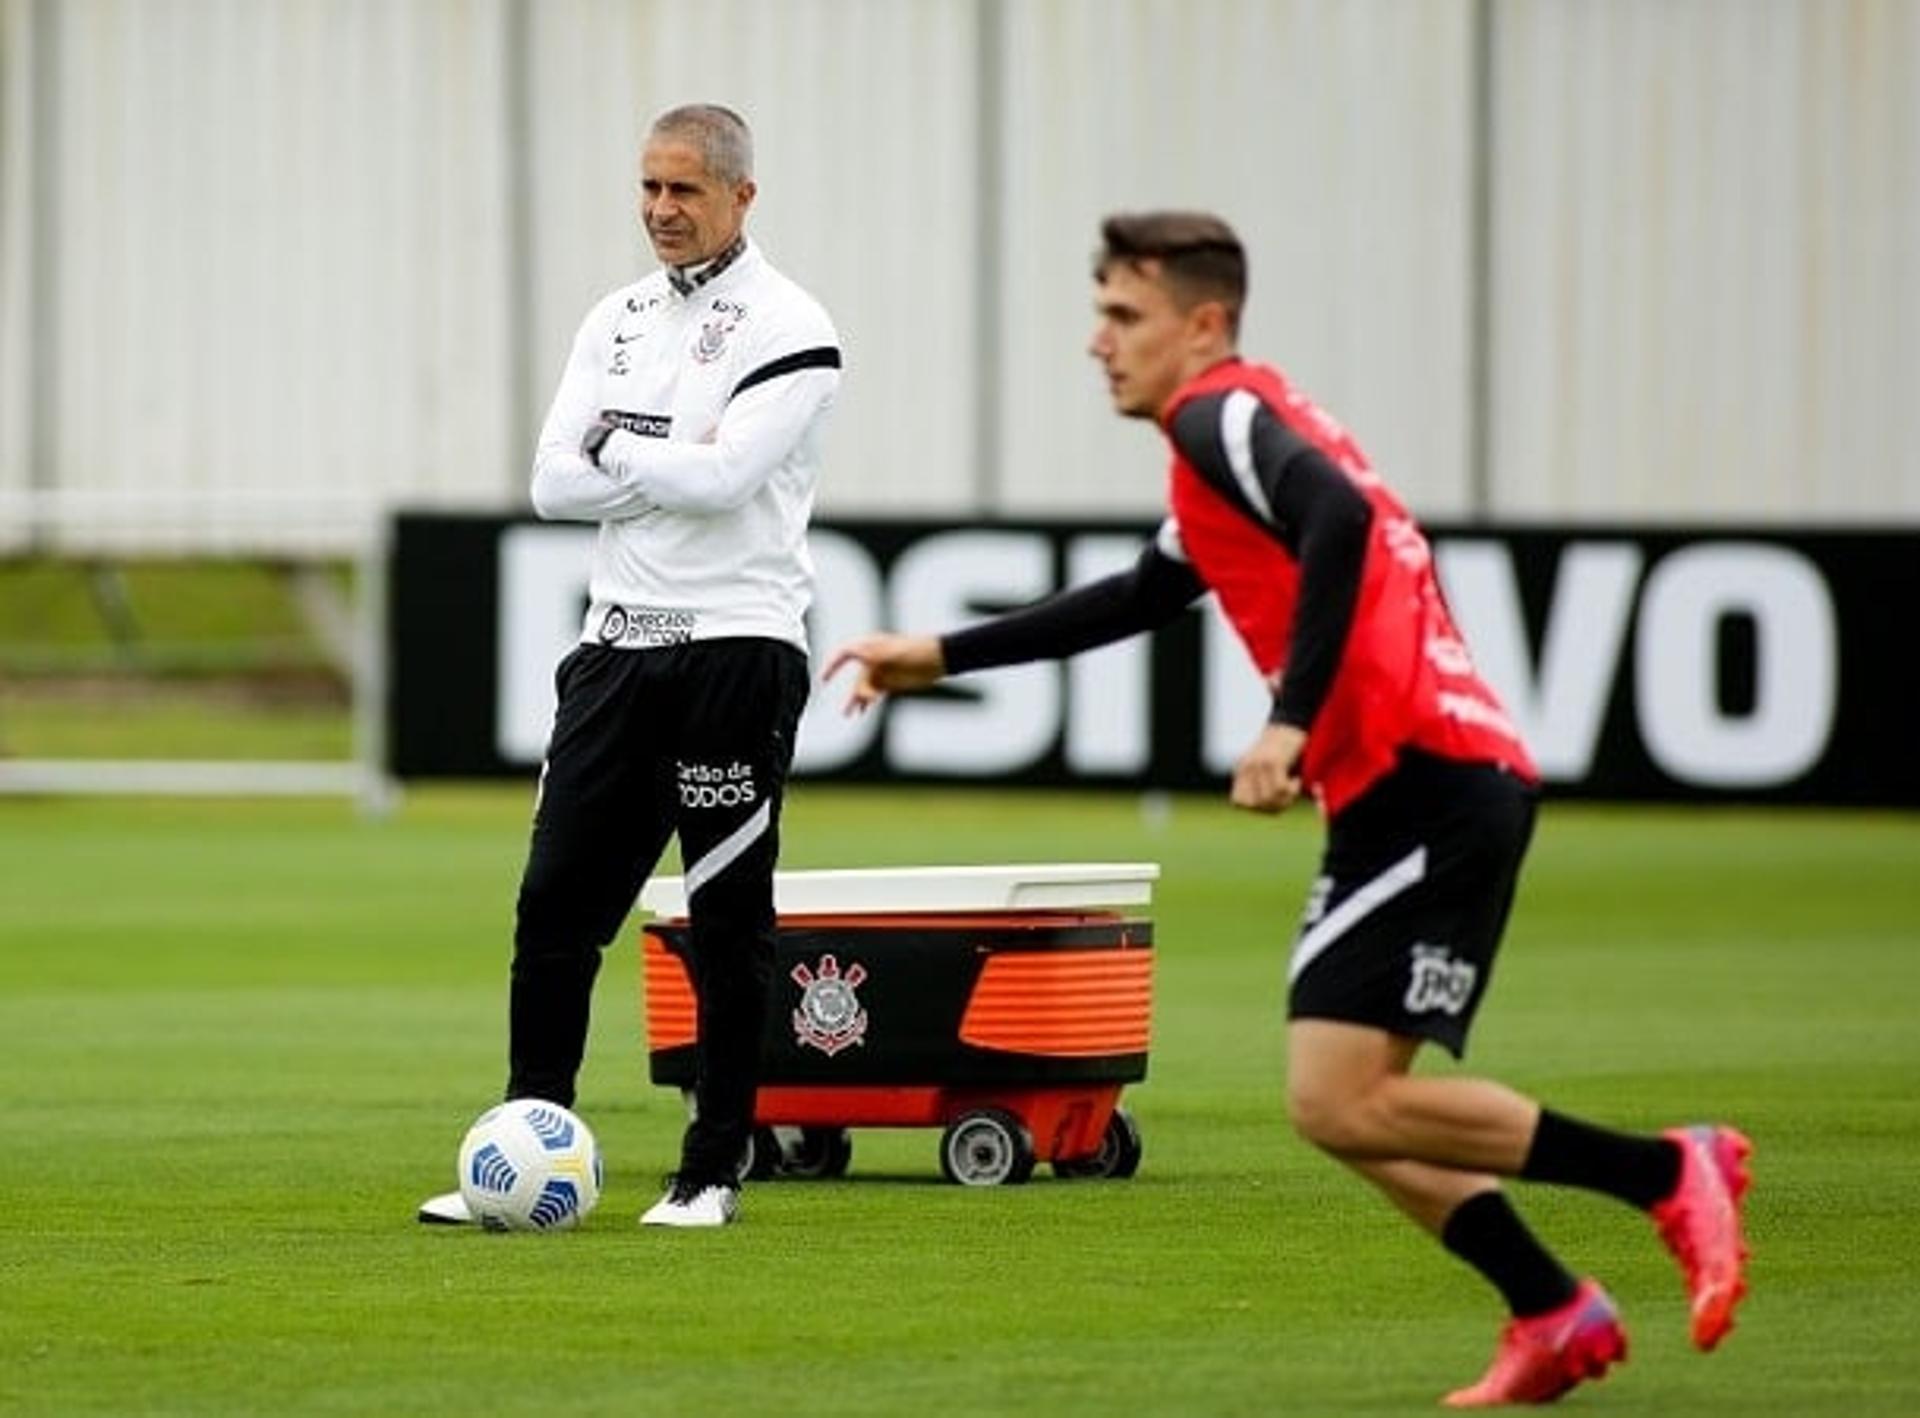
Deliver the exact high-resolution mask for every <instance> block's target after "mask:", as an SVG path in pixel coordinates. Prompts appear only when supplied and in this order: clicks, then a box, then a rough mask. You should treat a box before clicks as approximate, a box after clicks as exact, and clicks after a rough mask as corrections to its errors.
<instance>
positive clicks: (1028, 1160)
mask: <svg viewBox="0 0 1920 1418" xmlns="http://www.w3.org/2000/svg"><path fill="white" fill-rule="evenodd" d="M1033 1161H1034V1158H1033V1137H1032V1135H1031V1134H1030V1133H1028V1131H1027V1127H1026V1124H1025V1123H1023V1122H1021V1121H1020V1119H1018V1118H1016V1117H1015V1116H1014V1115H1013V1114H1012V1113H1008V1112H1003V1111H1001V1110H1000V1109H999V1108H982V1109H980V1110H979V1111H978V1112H974V1113H965V1114H963V1115H962V1116H961V1117H960V1118H959V1120H958V1121H956V1122H955V1123H954V1124H953V1126H951V1127H949V1128H948V1129H947V1130H946V1132H944V1133H943V1134H941V1137H940V1170H941V1171H943V1172H945V1173H946V1174H947V1180H948V1181H950V1182H958V1183H959V1184H960V1185H961V1186H963V1187H998V1186H1013V1185H1015V1184H1016V1183H1019V1182H1024V1181H1025V1180H1026V1179H1027V1178H1028V1177H1030V1176H1032V1175H1033Z"/></svg>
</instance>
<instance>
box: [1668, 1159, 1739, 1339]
mask: <svg viewBox="0 0 1920 1418" xmlns="http://www.w3.org/2000/svg"><path fill="white" fill-rule="evenodd" d="M1663 1136H1665V1137H1666V1138H1668V1139H1670V1140H1671V1141H1672V1142H1673V1143H1674V1144H1675V1145H1676V1146H1677V1147H1679V1149H1680V1180H1679V1181H1678V1182H1677V1183H1675V1184H1674V1188H1673V1195H1672V1196H1670V1197H1668V1198H1667V1199H1666V1200H1665V1201H1662V1202H1657V1203H1656V1204H1655V1205H1654V1207H1653V1211H1652V1215H1653V1219H1654V1222H1655V1224H1656V1225H1658V1226H1659V1228H1660V1239H1661V1240H1663V1241H1665V1242H1666V1243H1667V1249H1668V1250H1670V1251H1672V1252H1673V1256H1674V1259H1675V1260H1677V1261H1679V1262H1680V1270H1681V1273H1682V1274H1684V1275H1685V1276H1686V1278H1687V1294H1688V1296H1689V1298H1690V1299H1691V1300H1692V1303H1693V1344H1694V1348H1696V1349H1701V1350H1707V1349H1711V1348H1713V1346H1714V1345H1716V1344H1718V1343H1719V1342H1720V1341H1721V1340H1722V1339H1724V1338H1726V1336H1727V1331H1728V1330H1730V1329H1732V1328H1733V1309H1734V1306H1735V1305H1738V1304H1739V1303H1740V1299H1741V1297H1742V1296H1744V1295H1745V1294H1746V1293H1747V1277H1746V1268H1747V1254H1748V1252H1747V1243H1746V1241H1745V1239H1744V1238H1743V1237H1742V1236H1741V1233H1740V1198H1741V1197H1743V1196H1745V1195H1746V1193H1747V1188H1748V1187H1749V1186H1750V1185H1752V1183H1753V1176H1752V1173H1751V1172H1749V1171H1748V1169H1747V1158H1748V1157H1749V1156H1751V1155H1752V1153H1753V1144H1752V1143H1751V1142H1749V1141H1747V1138H1746V1136H1745V1134H1743V1133H1741V1132H1739V1131H1737V1130H1736V1129H1734V1128H1730V1127H1716V1126H1711V1125H1705V1124H1703V1125H1700V1126H1696V1127H1688V1128H1674V1129H1672V1130H1670V1131H1668V1132H1666V1133H1664V1134H1663Z"/></svg>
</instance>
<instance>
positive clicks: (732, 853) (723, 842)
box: [685, 802, 773, 901]
mask: <svg viewBox="0 0 1920 1418" xmlns="http://www.w3.org/2000/svg"><path fill="white" fill-rule="evenodd" d="M772 823H773V804H772V803H765V802H763V803H761V804H760V806H759V808H758V809H757V810H756V811H755V812H754V814H753V816H752V817H750V818H748V819H747V820H746V821H745V822H743V823H741V824H740V825H739V826H738V827H736V828H734V829H733V831H731V832H729V833H728V834H727V835H726V836H725V837H723V838H721V839H720V841H718V842H716V843H715V844H714V845H713V848H712V849H711V850H710V851H709V852H708V853H707V854H706V856H704V857H702V858H701V859H700V860H699V861H697V862H695V863H694V864H693V865H692V866H690V867H688V868H687V877H686V882H685V885H686V889H687V900H688V901H692V900H693V893H694V892H696V891H698V890H699V889H700V888H701V887H703V886H705V885H706V884H707V883H708V882H710V881H712V880H713V879H714V878H715V877H716V876H718V875H720V873H721V872H723V871H725V870H726V869H727V868H728V867H730V866H732V865H733V864H734V863H735V862H736V861H738V860H739V859H740V854H741V853H742V852H744V851H746V850H747V848H749V847H751V846H752V845H753V844H754V843H755V842H757V841H759V840H760V838H761V837H762V836H764V835H765V834H766V830H767V828H768V827H769V826H771V825H772Z"/></svg>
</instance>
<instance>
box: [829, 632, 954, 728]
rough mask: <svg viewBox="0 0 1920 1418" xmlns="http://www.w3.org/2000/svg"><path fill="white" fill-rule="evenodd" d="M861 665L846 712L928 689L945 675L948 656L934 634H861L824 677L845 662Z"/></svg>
mask: <svg viewBox="0 0 1920 1418" xmlns="http://www.w3.org/2000/svg"><path fill="white" fill-rule="evenodd" d="M855 664H857V665H858V666H860V674H859V677H858V678H857V679H855V680H854V682H853V692H852V693H851V694H849V695H848V696H847V713H849V714H860V713H864V712H865V711H866V710H868V709H871V708H872V707H873V706H874V705H875V704H877V703H879V702H880V701H881V700H882V699H884V698H885V697H886V696H887V695H889V694H897V693H902V692H905V691H907V690H914V689H925V688H927V686H929V685H933V684H938V683H939V682H940V681H941V680H942V679H945V678H946V674H947V662H946V656H945V654H944V653H943V652H942V650H941V648H940V641H939V640H938V639H937V638H936V637H934V636H931V635H896V634H890V633H881V634H878V635H862V636H861V637H859V639H857V640H849V641H848V642H847V643H846V644H844V645H842V646H841V647H840V648H839V649H838V650H835V651H834V652H833V654H832V655H831V656H830V657H829V658H828V660H827V667H826V669H825V670H824V671H822V672H821V675H820V678H821V679H823V680H829V679H832V678H833V677H834V676H835V675H836V674H838V673H839V672H840V669H841V667H842V666H844V665H855Z"/></svg>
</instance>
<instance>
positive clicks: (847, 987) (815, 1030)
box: [789, 955, 867, 1058]
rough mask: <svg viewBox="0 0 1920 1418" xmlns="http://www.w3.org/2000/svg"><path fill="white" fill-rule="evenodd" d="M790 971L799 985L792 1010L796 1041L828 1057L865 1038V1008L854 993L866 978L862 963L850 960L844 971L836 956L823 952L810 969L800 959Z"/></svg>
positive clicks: (861, 1041)
mask: <svg viewBox="0 0 1920 1418" xmlns="http://www.w3.org/2000/svg"><path fill="white" fill-rule="evenodd" d="M789 973H790V974H791V976H792V979H793V982H794V983H795V984H796V985H798V986H799V987H800V1007H799V1008H798V1009H796V1010H794V1012H793V1036H794V1041H795V1042H796V1043H798V1044H800V1045H802V1046H803V1047H805V1048H810V1049H818V1050H819V1051H820V1052H821V1053H823V1054H826V1055H827V1056H828V1057H829V1058H831V1057H832V1056H833V1055H835V1054H837V1053H839V1052H840V1051H841V1050H842V1049H850V1048H852V1047H853V1046H854V1045H855V1044H859V1043H863V1042H864V1041H865V1040H866V1037H867V1011H866V1010H865V1009H863V1008H862V1007H861V1005H860V996H859V995H858V994H856V993H855V990H857V989H858V988H859V985H860V982H861V981H862V980H864V979H866V978H867V971H866V967H865V966H863V965H861V964H860V962H859V961H857V960H856V961H851V962H849V964H848V965H847V968H846V970H845V972H844V973H843V972H842V971H841V969H840V962H839V960H838V959H836V958H835V957H834V956H832V955H822V956H821V957H820V963H819V965H818V966H816V967H814V968H813V969H808V968H807V966H806V964H805V963H804V962H802V963H801V964H799V965H796V966H794V967H793V969H792V971H791V972H789Z"/></svg>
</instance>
